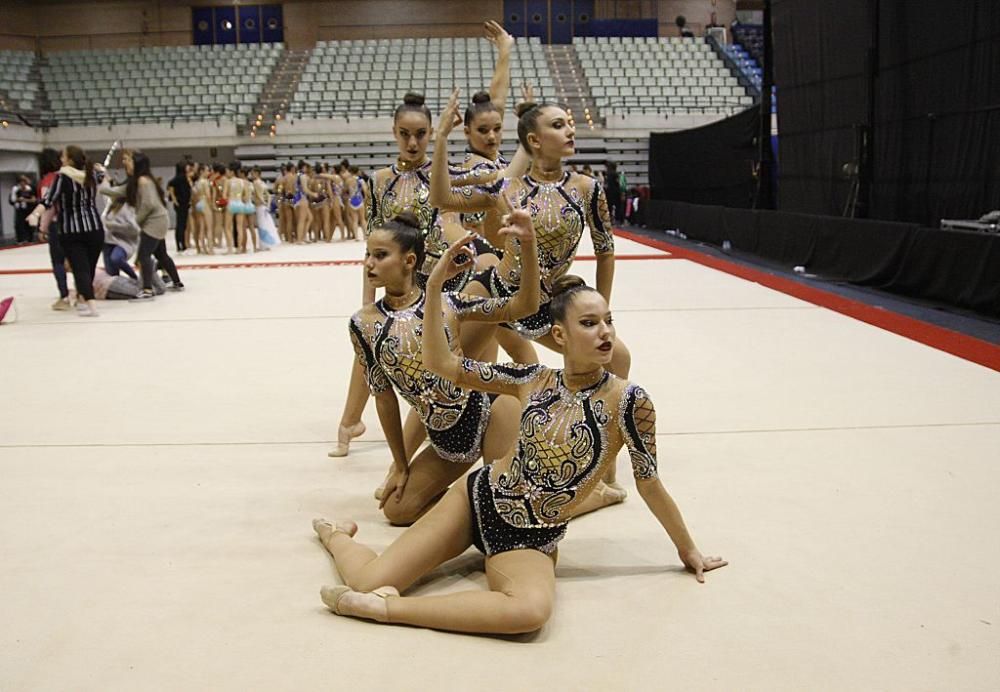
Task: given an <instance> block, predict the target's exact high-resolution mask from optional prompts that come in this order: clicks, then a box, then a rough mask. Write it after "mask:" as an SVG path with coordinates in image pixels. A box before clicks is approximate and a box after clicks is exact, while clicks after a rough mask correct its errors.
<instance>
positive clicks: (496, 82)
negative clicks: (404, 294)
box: [328, 22, 526, 457]
mask: <svg viewBox="0 0 1000 692" xmlns="http://www.w3.org/2000/svg"><path fill="white" fill-rule="evenodd" d="M484 30H485V35H486V37H487V39H488V40H489V41H490V42H491V43H493V44H494V45H495V46H496V48H497V51H498V56H497V64H496V67H495V68H494V75H493V80H492V82H491V90H496V93H497V98H498V99H499V100H500V102H501V103H503V100H504V99H505V98H506V93H507V90H508V89H509V86H508V85H509V81H510V63H509V60H510V50H511V47H512V46H513V38H511V37H510V35H509V34H507V32H506V31H504V29H503V27H501V26H500V25H499V24H497V23H496V22H486V24H485V28H484ZM432 133H433V127H432V118H431V112H430V110H429V109H428V108H427V106H425V105H424V97H423V96H422V95H421V94H415V93H412V92H411V93H407V94H406V95H405V96H404V98H403V103H401V104H400V105H399V106H397V108H396V110H395V112H394V113H393V126H392V134H393V137H394V138H395V140H396V144H397V146H398V147H399V156H398V158H397V161H396V163H395V164H394V165H392V166H387V167H386V168H382V169H379V170H377V171H375V172H374V173H373V174H372V176H371V186H370V190H369V193H370V194H368V195H366V196H365V207H366V209H365V212H366V214H365V216H366V221H367V223H366V226H367V227H366V233H371V232H372V231H373V230H374V229H375V228H378V227H380V226H381V225H382V224H383V223H384V222H385V221H387V220H389V219H392V218H395V217H396V216H398V215H399V214H402V213H404V212H410V213H412V214H414V215H415V216H416V217H417V219H418V220H419V222H420V227H421V229H422V230H423V231H424V234H425V238H426V241H425V247H424V254H425V260H424V263H423V265H422V266H419V267H417V279H418V282H419V283H420V284H421V285H422V284H423V281H424V280H425V278H426V276H427V274H428V273H429V272H430V270H431V268H432V267H433V266H434V263H435V262H436V261H437V257H438V256H440V255H441V253H442V252H444V251H445V250H446V249H447V248H448V245H449V244H450V243H451V242H453V241H455V240H456V239H458V238H461V237H463V236H464V229H463V228H462V226H461V221H460V219H459V218H458V215H457V214H451V215H447V218H444V217H443V216H442V215H441V214H440V213H439V212H438V210H437V209H436V208H435V207H434V206H433V205H432V204H430V201H429V200H430V170H431V163H430V161H428V159H427V145H428V144H429V143H430V141H431V137H432ZM523 158H526V157H524V156H522V159H523ZM444 171H445V172H444V173H443V174H442V175H443V182H444V184H445V186H448V184H449V179H448V176H449V170H448V165H447V162H445V167H444ZM455 173H456V175H458V174H460V173H461V172H460V171H455ZM491 179H492V178H491ZM484 266H485V265H484ZM473 274H474V266H470V267H469V268H468V269H466V270H465V271H463V273H462V274H460V275H457V276H455V277H452V278H451V279H450V280H449V281H448V283H447V285H446V286H445V288H446V290H448V291H458V290H462V289H463V288H464V286H465V285H466V284H467V283H468V282H469V280H470V279H471V278H472V276H473ZM374 300H375V289H374V288H373V287H372V286H371V285H370V284H369V283H368V282H367V281H365V282H364V284H363V290H362V305H367V304H369V303H371V302H373V301H374ZM484 331H485V332H486V333H490V332H494V331H495V330H484ZM367 402H368V396H367V390H366V388H365V386H364V381H363V379H362V377H361V372H360V370H359V369H358V368H357V367H355V368H354V370H353V371H352V373H351V379H350V384H349V387H348V392H347V401H346V402H345V403H344V410H343V413H342V414H341V418H340V424H339V426H338V428H337V446H336V447H335V448H334V449H333V450H331V451H330V452H329V453H328V455H329V456H331V457H343V456H347V454H348V453H349V451H350V444H351V440H352V439H353V438H355V437H358V436H360V435H362V434H364V432H365V425H364V423H362V422H361V415H362V413H363V412H364V409H365V404H367ZM407 432H408V435H407V440H408V442H409V441H411V440H412V442H413V443H414V444H419V442H420V439H421V438H420V437H419V435H417V436H416V437H414V436H413V434H409V433H414V434H415V433H418V432H419V431H417V430H416V429H415V428H414V426H413V424H412V421H411V420H410V419H408V420H407Z"/></svg>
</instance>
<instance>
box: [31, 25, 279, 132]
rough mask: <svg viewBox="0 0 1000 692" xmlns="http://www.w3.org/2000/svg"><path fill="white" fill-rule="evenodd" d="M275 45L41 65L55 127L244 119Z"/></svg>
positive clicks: (75, 54) (70, 55)
mask: <svg viewBox="0 0 1000 692" xmlns="http://www.w3.org/2000/svg"><path fill="white" fill-rule="evenodd" d="M282 50H283V46H282V45H281V44H265V45H260V46H254V45H239V46H237V45H226V46H178V47H155V48H142V49H138V48H131V49H127V50H81V51H70V52H63V53H53V54H50V55H49V56H48V65H43V67H42V75H43V78H44V80H45V85H46V89H47V91H48V94H49V99H50V101H51V103H52V114H53V116H54V119H55V120H56V122H58V124H60V125H106V124H111V123H159V122H174V121H177V122H197V121H209V120H219V119H222V120H233V121H237V120H246V119H247V118H248V117H249V116H250V112H251V109H252V108H253V105H254V104H255V103H256V102H257V99H258V97H259V95H260V92H261V90H262V88H263V87H264V85H265V84H266V83H267V80H268V77H269V75H270V73H271V70H272V69H273V67H274V66H275V64H276V63H277V62H278V60H279V58H280V56H281V52H282Z"/></svg>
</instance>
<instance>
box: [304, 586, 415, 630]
mask: <svg viewBox="0 0 1000 692" xmlns="http://www.w3.org/2000/svg"><path fill="white" fill-rule="evenodd" d="M319 596H320V598H322V599H323V603H325V604H326V607H327V608H329V609H330V610H332V611H333V612H334V613H336V614H337V615H347V616H350V617H355V618H364V619H365V620H375V621H376V622H388V621H389V603H388V602H387V601H386V598H388V597H389V596H399V591H397V590H396V588H395V587H393V586H382V587H379V588H377V589H375V590H374V591H371V592H362V591H354V590H353V589H351V587H349V586H324V587H323V588H322V589H320V590H319Z"/></svg>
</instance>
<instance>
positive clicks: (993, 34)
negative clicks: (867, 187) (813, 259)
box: [773, 0, 1000, 226]
mask: <svg viewBox="0 0 1000 692" xmlns="http://www.w3.org/2000/svg"><path fill="white" fill-rule="evenodd" d="M873 3H877V4H873ZM876 6H877V7H878V8H879V12H878V14H877V15H876V14H875V13H874V12H873V11H872V8H873V7H876ZM773 31H774V44H775V82H776V84H777V87H778V122H779V158H780V161H781V170H780V183H779V206H780V208H781V209H783V210H786V211H799V212H806V213H818V214H832V215H840V214H842V213H843V211H844V207H845V204H846V202H847V200H848V196H849V193H850V189H851V181H850V179H849V177H848V176H847V175H846V174H845V172H844V170H843V167H844V165H845V164H850V163H860V162H859V161H858V157H859V155H860V151H859V146H858V141H859V126H864V125H869V126H871V133H872V137H873V141H874V148H873V151H872V156H873V171H874V172H873V177H872V180H871V193H872V195H871V209H870V214H871V216H872V217H873V218H879V219H886V220H899V221H911V222H917V223H922V224H925V225H928V226H936V225H937V224H938V222H939V220H940V219H941V218H975V217H978V216H979V215H981V214H982V213H984V212H985V211H988V210H990V209H995V208H998V207H1000V111H998V110H995V109H994V108H995V107H998V106H1000V2H996V1H995V0H953V2H947V3H943V2H940V0H906V2H901V1H891V0H882V1H881V2H877V0H811V1H810V2H796V1H793V0H773ZM876 33H877V35H878V42H877V45H873V42H874V41H873V35H874V34H876ZM870 49H874V50H873V53H872V55H873V56H874V57H875V60H874V62H873V66H877V69H869V64H868V62H867V58H868V55H869V50H870ZM870 79H874V84H872V83H871V81H870ZM870 88H871V91H870ZM870 93H872V94H874V103H870V102H869V101H870V96H869V94H870ZM869 107H871V109H872V112H873V113H874V121H873V122H869Z"/></svg>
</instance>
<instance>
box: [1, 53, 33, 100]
mask: <svg viewBox="0 0 1000 692" xmlns="http://www.w3.org/2000/svg"><path fill="white" fill-rule="evenodd" d="M34 62H35V54H34V53H32V52H30V51H26V50H3V51H0V99H2V100H3V106H2V108H0V110H5V111H33V110H35V109H36V108H37V106H38V103H37V100H38V93H39V91H40V86H39V84H38V82H36V81H34V80H33V79H32V78H31V67H32V65H33V64H34Z"/></svg>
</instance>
